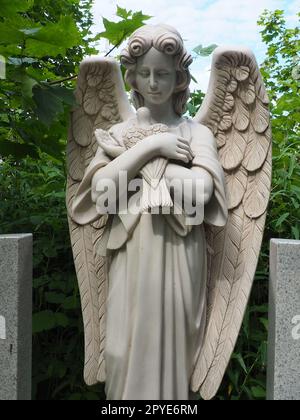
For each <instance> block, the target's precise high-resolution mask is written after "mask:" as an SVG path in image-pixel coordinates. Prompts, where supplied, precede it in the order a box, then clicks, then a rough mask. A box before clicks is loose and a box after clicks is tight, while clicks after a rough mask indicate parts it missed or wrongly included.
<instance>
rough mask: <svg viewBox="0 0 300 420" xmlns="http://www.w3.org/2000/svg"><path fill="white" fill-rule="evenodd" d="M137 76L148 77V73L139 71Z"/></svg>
mask: <svg viewBox="0 0 300 420" xmlns="http://www.w3.org/2000/svg"><path fill="white" fill-rule="evenodd" d="M139 75H140V76H142V77H149V76H150V73H149V72H148V71H140V72H139Z"/></svg>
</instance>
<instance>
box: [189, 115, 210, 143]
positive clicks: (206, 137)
mask: <svg viewBox="0 0 300 420" xmlns="http://www.w3.org/2000/svg"><path fill="white" fill-rule="evenodd" d="M188 123H189V126H190V130H191V137H192V142H193V143H196V144H197V143H206V144H207V143H209V144H215V141H216V140H215V137H214V135H213V132H212V131H211V130H210V129H209V128H208V127H207V126H206V125H204V124H200V123H198V122H197V121H195V120H192V119H189V120H188Z"/></svg>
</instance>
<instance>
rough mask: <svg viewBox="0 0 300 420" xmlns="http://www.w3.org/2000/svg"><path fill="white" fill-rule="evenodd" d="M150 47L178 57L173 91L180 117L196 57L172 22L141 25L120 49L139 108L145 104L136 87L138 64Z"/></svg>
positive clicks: (135, 103) (128, 81)
mask: <svg viewBox="0 0 300 420" xmlns="http://www.w3.org/2000/svg"><path fill="white" fill-rule="evenodd" d="M151 47H154V48H155V49H156V50H158V51H160V52H163V53H165V54H168V55H171V56H174V58H175V68H176V73H177V86H176V89H175V92H174V94H173V106H174V111H175V112H176V114H178V115H179V116H181V115H182V114H183V113H184V112H185V109H186V103H187V101H188V99H189V96H190V90H189V85H190V82H191V74H190V71H189V66H190V65H191V63H192V61H193V59H192V56H191V55H190V54H189V53H188V52H187V50H186V49H185V47H184V44H183V40H182V38H181V36H180V34H179V32H178V31H177V30H176V29H175V28H173V27H172V26H169V25H164V24H159V25H145V26H142V27H141V28H139V29H138V30H136V31H135V32H134V33H133V34H132V35H131V37H130V38H129V41H128V45H127V47H126V48H125V49H124V50H123V51H122V52H121V63H122V64H123V66H124V67H125V68H126V73H125V80H126V82H127V83H128V84H129V86H131V88H132V93H131V95H132V100H133V104H134V106H135V108H136V109H138V108H140V107H142V106H144V98H143V96H142V95H141V94H140V93H139V92H138V91H137V87H136V65H137V59H138V58H139V57H141V56H142V55H144V54H146V53H147V52H148V51H149V50H150V48H151Z"/></svg>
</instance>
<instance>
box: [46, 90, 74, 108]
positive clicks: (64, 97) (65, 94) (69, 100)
mask: <svg viewBox="0 0 300 420" xmlns="http://www.w3.org/2000/svg"><path fill="white" fill-rule="evenodd" d="M50 91H51V92H52V93H53V94H54V95H55V96H56V97H58V98H59V99H60V100H61V101H62V102H64V103H66V104H68V105H75V104H76V100H75V96H74V90H73V89H69V88H66V87H64V86H50Z"/></svg>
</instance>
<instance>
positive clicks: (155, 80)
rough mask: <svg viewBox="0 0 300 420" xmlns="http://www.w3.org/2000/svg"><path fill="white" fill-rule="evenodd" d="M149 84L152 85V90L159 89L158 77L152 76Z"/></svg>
mask: <svg viewBox="0 0 300 420" xmlns="http://www.w3.org/2000/svg"><path fill="white" fill-rule="evenodd" d="M149 84H150V89H151V90H156V89H157V79H156V76H155V74H154V73H151V74H150V81H149Z"/></svg>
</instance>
